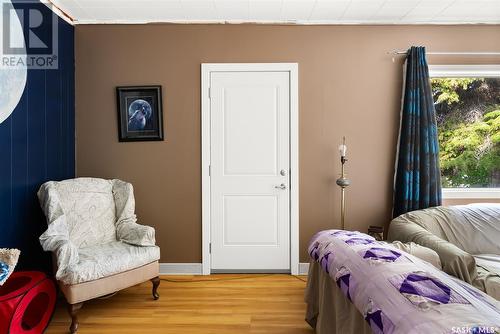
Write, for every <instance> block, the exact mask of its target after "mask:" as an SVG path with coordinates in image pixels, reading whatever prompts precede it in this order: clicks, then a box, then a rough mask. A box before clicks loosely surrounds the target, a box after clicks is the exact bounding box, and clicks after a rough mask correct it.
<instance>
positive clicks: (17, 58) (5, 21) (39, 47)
mask: <svg viewBox="0 0 500 334" xmlns="http://www.w3.org/2000/svg"><path fill="white" fill-rule="evenodd" d="M0 1H1V3H2V22H1V24H2V36H1V38H2V43H1V48H2V49H1V64H0V68H4V69H6V68H30V69H57V67H58V61H57V60H58V59H57V58H58V57H57V56H58V55H57V53H58V34H57V33H58V29H57V24H58V21H57V16H56V15H55V14H53V12H52V11H51V9H50V8H48V7H47V6H46V5H45V4H43V3H41V2H40V1H38V0H21V1H19V0H13V1H12V3H11V1H9V0H0Z"/></svg>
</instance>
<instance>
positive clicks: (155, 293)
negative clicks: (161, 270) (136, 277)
mask: <svg viewBox="0 0 500 334" xmlns="http://www.w3.org/2000/svg"><path fill="white" fill-rule="evenodd" d="M151 282H152V283H153V298H154V300H157V299H158V298H160V295H159V294H158V287H159V286H160V277H158V276H156V277H155V278H152V279H151Z"/></svg>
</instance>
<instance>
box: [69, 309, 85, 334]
mask: <svg viewBox="0 0 500 334" xmlns="http://www.w3.org/2000/svg"><path fill="white" fill-rule="evenodd" d="M82 306H83V303H76V304H68V313H69V315H70V316H71V326H69V331H70V332H71V334H73V333H76V331H77V330H78V317H77V316H76V314H77V313H78V311H80V309H81V308H82Z"/></svg>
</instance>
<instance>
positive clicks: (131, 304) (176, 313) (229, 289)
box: [46, 274, 314, 334]
mask: <svg viewBox="0 0 500 334" xmlns="http://www.w3.org/2000/svg"><path fill="white" fill-rule="evenodd" d="M162 279H167V280H175V281H180V282H168V281H165V280H162V281H161V284H160V288H159V292H160V299H159V300H157V301H154V300H153V299H152V297H151V283H149V282H148V283H144V284H141V285H138V286H135V287H132V288H129V289H126V290H123V291H121V292H119V293H118V294H116V295H115V296H113V297H110V298H108V299H101V300H93V301H90V302H87V303H85V304H84V305H83V308H82V310H81V311H80V313H79V319H80V328H79V330H78V333H80V334H85V333H120V334H124V333H162V334H169V333H175V334H179V333H190V334H191V333H193V334H197V333H207V334H210V333H213V334H225V333H231V334H239V333H243V334H245V333H252V334H264V333H273V334H280V333H282V334H285V333H286V334H299V333H300V334H306V333H307V334H312V333H314V332H313V330H312V329H311V328H310V327H309V326H308V325H307V324H306V322H305V321H304V315H305V304H304V288H305V285H306V283H305V282H304V281H303V280H305V279H306V278H305V277H302V276H301V277H300V278H299V277H294V276H290V275H284V274H275V275H247V274H241V275H233V274H232V275H229V274H226V275H222V274H219V275H211V276H162ZM200 281H201V282H200ZM68 327H69V316H68V314H67V313H66V307H65V303H64V301H63V300H60V301H59V302H58V305H57V308H56V311H55V314H54V317H53V318H52V322H51V324H50V326H49V328H48V329H47V332H46V333H68Z"/></svg>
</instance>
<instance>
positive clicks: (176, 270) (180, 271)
mask: <svg viewBox="0 0 500 334" xmlns="http://www.w3.org/2000/svg"><path fill="white" fill-rule="evenodd" d="M308 272H309V263H299V275H307V273H308ZM201 274H202V264H201V263H160V275H201Z"/></svg>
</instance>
